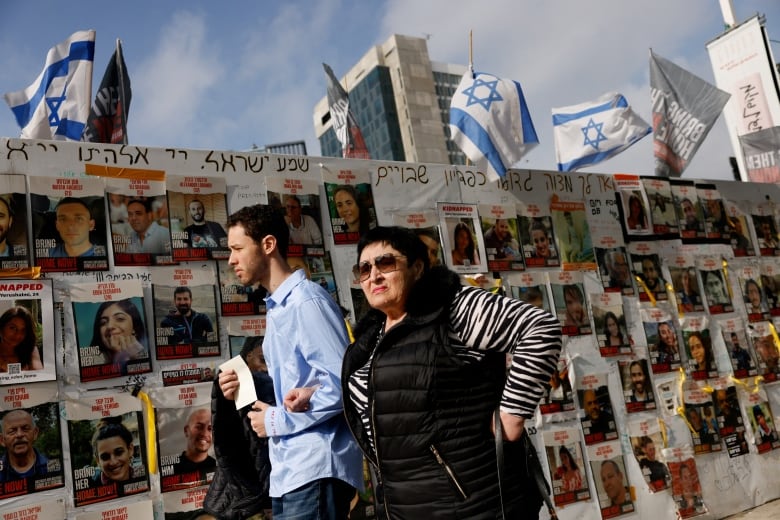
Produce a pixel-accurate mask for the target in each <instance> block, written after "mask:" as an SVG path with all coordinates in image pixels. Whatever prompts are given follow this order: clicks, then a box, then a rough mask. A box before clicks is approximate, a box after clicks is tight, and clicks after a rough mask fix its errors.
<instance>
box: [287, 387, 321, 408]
mask: <svg viewBox="0 0 780 520" xmlns="http://www.w3.org/2000/svg"><path fill="white" fill-rule="evenodd" d="M317 388H318V387H317V386H307V387H303V388H293V389H292V390H290V391H289V392H287V394H286V395H285V396H284V408H285V410H287V411H288V412H306V411H308V410H309V401H311V396H312V395H314V392H315V391H316V390H317Z"/></svg>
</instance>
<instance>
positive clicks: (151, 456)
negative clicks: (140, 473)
mask: <svg viewBox="0 0 780 520" xmlns="http://www.w3.org/2000/svg"><path fill="white" fill-rule="evenodd" d="M133 395H134V396H135V397H137V398H138V399H140V400H141V402H142V403H143V404H144V409H145V410H146V417H147V418H148V419H149V420H148V421H147V423H148V424H147V425H146V464H147V466H148V467H149V473H157V427H156V422H155V420H154V406H152V400H151V399H149V396H148V395H147V393H146V392H142V391H141V390H140V387H138V386H136V387H135V389H133Z"/></svg>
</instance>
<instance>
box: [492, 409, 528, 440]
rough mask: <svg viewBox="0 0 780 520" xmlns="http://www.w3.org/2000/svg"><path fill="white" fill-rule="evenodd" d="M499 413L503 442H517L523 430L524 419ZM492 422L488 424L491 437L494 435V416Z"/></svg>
mask: <svg viewBox="0 0 780 520" xmlns="http://www.w3.org/2000/svg"><path fill="white" fill-rule="evenodd" d="M500 413H501V430H502V433H503V437H504V440H505V441H518V440H520V436H521V435H522V434H523V430H524V429H525V419H523V418H522V417H517V416H515V415H512V414H509V413H506V412H500ZM493 417H494V419H493V421H491V422H490V431H491V432H493V435H495V434H496V427H495V414H494V416H493Z"/></svg>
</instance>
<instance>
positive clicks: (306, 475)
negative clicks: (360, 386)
mask: <svg viewBox="0 0 780 520" xmlns="http://www.w3.org/2000/svg"><path fill="white" fill-rule="evenodd" d="M266 305H267V308H268V314H267V317H266V335H265V339H264V341H263V354H264V355H265V359H266V362H267V363H268V371H269V375H270V376H271V378H272V379H273V385H274V395H275V397H276V402H277V403H281V402H283V399H284V395H285V394H286V393H287V392H288V391H289V390H291V389H293V388H300V387H305V386H313V385H319V388H318V389H317V391H316V392H314V395H312V397H311V401H310V402H309V410H308V411H307V412H304V413H291V412H288V411H287V410H285V409H284V407H283V406H274V407H271V408H269V409H268V410H267V411H266V415H265V428H266V432H267V433H268V437H269V446H270V459H271V490H270V494H271V496H272V497H281V496H283V495H284V494H286V493H288V492H290V491H293V490H295V489H296V488H299V487H300V486H302V485H304V484H307V483H309V482H313V481H315V480H319V479H323V478H338V479H340V480H343V481H345V482H347V483H349V484H350V485H352V486H354V487H355V488H358V489H362V488H363V466H362V458H361V454H360V450H359V449H358V446H357V444H356V443H355V440H354V439H353V437H352V434H351V433H350V432H349V428H348V427H347V423H346V421H345V419H344V415H343V404H342V396H341V362H342V358H343V356H344V351H345V350H346V347H347V344H348V343H349V340H348V338H347V330H346V326H345V324H344V318H343V317H342V314H341V311H340V310H339V308H338V306H337V305H336V302H335V301H334V300H333V298H331V297H330V295H329V294H328V293H327V292H326V291H325V290H324V289H323V288H322V287H320V286H319V285H318V284H315V283H314V282H311V281H310V280H307V279H306V275H305V273H304V272H303V271H302V270H298V271H294V272H293V273H292V274H291V275H290V276H289V277H288V278H287V279H286V280H285V281H284V282H283V283H282V284H281V285H280V286H279V287H278V288H277V289H276V290H275V291H274V292H273V294H271V295H269V296H267V297H266Z"/></svg>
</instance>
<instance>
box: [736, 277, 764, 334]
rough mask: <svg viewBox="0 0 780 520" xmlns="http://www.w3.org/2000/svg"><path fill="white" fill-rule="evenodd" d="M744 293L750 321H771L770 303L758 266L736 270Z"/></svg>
mask: <svg viewBox="0 0 780 520" xmlns="http://www.w3.org/2000/svg"><path fill="white" fill-rule="evenodd" d="M734 273H735V274H736V275H737V280H738V281H739V288H740V290H741V291H742V301H743V302H744V304H745V312H747V316H748V320H749V321H751V322H753V321H762V320H768V319H769V316H770V315H769V303H768V301H767V298H766V291H765V290H764V285H763V280H762V278H761V271H760V269H759V266H757V265H743V266H741V267H737V268H734Z"/></svg>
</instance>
